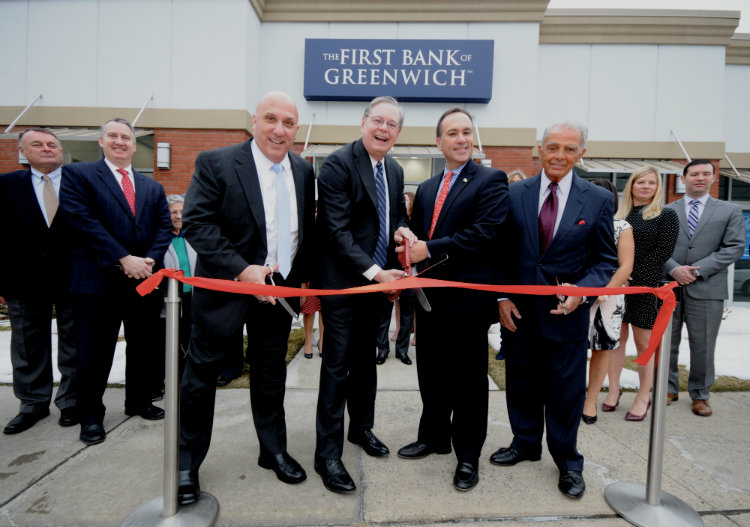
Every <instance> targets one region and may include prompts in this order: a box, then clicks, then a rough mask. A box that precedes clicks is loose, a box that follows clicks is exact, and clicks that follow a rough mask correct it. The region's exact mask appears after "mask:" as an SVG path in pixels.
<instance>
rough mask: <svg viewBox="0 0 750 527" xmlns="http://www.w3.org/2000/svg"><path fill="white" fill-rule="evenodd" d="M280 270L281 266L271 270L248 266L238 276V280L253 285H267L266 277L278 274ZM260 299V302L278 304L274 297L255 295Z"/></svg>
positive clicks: (264, 267) (262, 266)
mask: <svg viewBox="0 0 750 527" xmlns="http://www.w3.org/2000/svg"><path fill="white" fill-rule="evenodd" d="M278 269H279V264H276V267H274V268H273V269H271V268H270V267H269V266H267V265H248V266H247V267H245V269H243V271H242V272H241V273H240V274H238V275H237V280H238V281H240V282H248V283H251V284H265V283H266V276H268V275H269V274H271V273H274V272H276V271H277V270H278ZM253 296H254V297H255V298H257V299H258V302H262V303H264V304H265V303H268V302H270V303H271V304H276V299H275V298H274V297H272V296H263V295H253Z"/></svg>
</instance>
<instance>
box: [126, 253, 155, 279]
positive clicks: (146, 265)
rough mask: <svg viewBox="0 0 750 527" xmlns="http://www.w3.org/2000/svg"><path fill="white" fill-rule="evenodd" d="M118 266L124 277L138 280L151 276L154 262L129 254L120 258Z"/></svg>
mask: <svg viewBox="0 0 750 527" xmlns="http://www.w3.org/2000/svg"><path fill="white" fill-rule="evenodd" d="M120 265H121V266H122V272H123V273H125V276H127V277H128V278H136V279H139V280H140V279H142V278H148V277H149V276H151V274H152V273H153V269H154V260H153V259H152V258H141V257H140V256H133V255H132V254H129V255H127V256H123V257H122V258H120Z"/></svg>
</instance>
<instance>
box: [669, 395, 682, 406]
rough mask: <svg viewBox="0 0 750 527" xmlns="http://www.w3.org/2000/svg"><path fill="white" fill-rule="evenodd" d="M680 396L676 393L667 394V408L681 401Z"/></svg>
mask: <svg viewBox="0 0 750 527" xmlns="http://www.w3.org/2000/svg"><path fill="white" fill-rule="evenodd" d="M679 400H680V396H679V394H676V393H667V406H669V405H670V404H672V403H673V402H674V401H679Z"/></svg>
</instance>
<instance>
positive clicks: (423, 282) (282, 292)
mask: <svg viewBox="0 0 750 527" xmlns="http://www.w3.org/2000/svg"><path fill="white" fill-rule="evenodd" d="M164 278H173V279H175V280H178V281H179V282H183V283H185V284H189V285H192V286H193V287H202V288H204V289H212V290H214V291H222V292H225V293H237V294H242V295H262V296H273V297H277V298H287V297H295V296H307V295H316V296H328V295H357V294H364V293H378V292H380V293H387V292H389V291H393V290H403V289H416V288H427V287H456V288H460V289H474V290H476V291H491V292H494V293H509V294H521V295H537V296H545V295H549V296H552V295H558V294H559V295H567V296H599V295H607V294H611V293H612V289H611V288H606V287H575V286H554V285H488V284H469V283H464V282H451V281H446V280H436V279H434V278H418V277H415V276H408V277H404V278H403V279H401V280H398V281H397V282H386V283H382V284H370V285H365V286H361V287H351V288H349V289H298V288H296V287H282V286H274V285H267V284H251V283H248V282H238V281H235V280H219V279H216V278H200V277H186V276H184V274H183V272H182V271H178V270H176V269H161V270H160V271H158V272H157V273H154V274H153V275H151V276H150V277H149V278H147V279H146V280H144V281H143V282H142V283H141V284H140V285H138V287H137V288H136V290H137V291H138V293H139V294H140V295H146V294H148V293H150V292H151V291H153V290H154V289H156V287H157V286H158V285H159V284H160V283H161V281H162V280H163V279H164ZM396 283H398V287H396ZM677 286H678V284H677V282H670V283H668V284H666V285H664V286H661V287H623V288H618V291H617V292H618V294H625V295H633V294H639V293H651V294H653V295H654V296H656V297H657V298H659V299H661V300H662V305H661V307H660V308H659V313H658V314H657V316H656V322H655V323H654V327H653V331H652V332H651V338H650V339H649V342H648V348H646V351H644V352H643V353H642V354H641V356H640V357H638V358H637V359H636V360H635V362H636V363H638V364H641V365H645V364H646V363H647V362H648V361H649V359H650V358H651V356H652V355H653V354H654V353H655V352H656V349H657V348H658V347H659V343H660V342H661V339H662V336H663V335H664V330H665V329H666V327H667V324H668V322H669V319H670V318H671V317H672V312H673V311H674V308H675V306H676V305H677V300H676V298H675V295H674V291H673V289H674V288H675V287H677Z"/></svg>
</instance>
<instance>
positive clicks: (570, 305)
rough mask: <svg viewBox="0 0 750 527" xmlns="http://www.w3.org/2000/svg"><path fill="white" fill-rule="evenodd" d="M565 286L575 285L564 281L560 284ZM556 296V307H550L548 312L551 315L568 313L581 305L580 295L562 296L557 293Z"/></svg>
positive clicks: (581, 298)
mask: <svg viewBox="0 0 750 527" xmlns="http://www.w3.org/2000/svg"><path fill="white" fill-rule="evenodd" d="M560 285H563V286H566V287H575V285H574V284H569V283H567V282H566V283H564V284H560ZM557 298H558V300H559V302H558V303H557V308H555V309H550V314H552V315H570V314H571V313H572V312H573V311H575V310H576V309H577V308H578V306H580V305H581V302H583V297H582V296H568V297H566V296H562V295H557Z"/></svg>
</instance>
